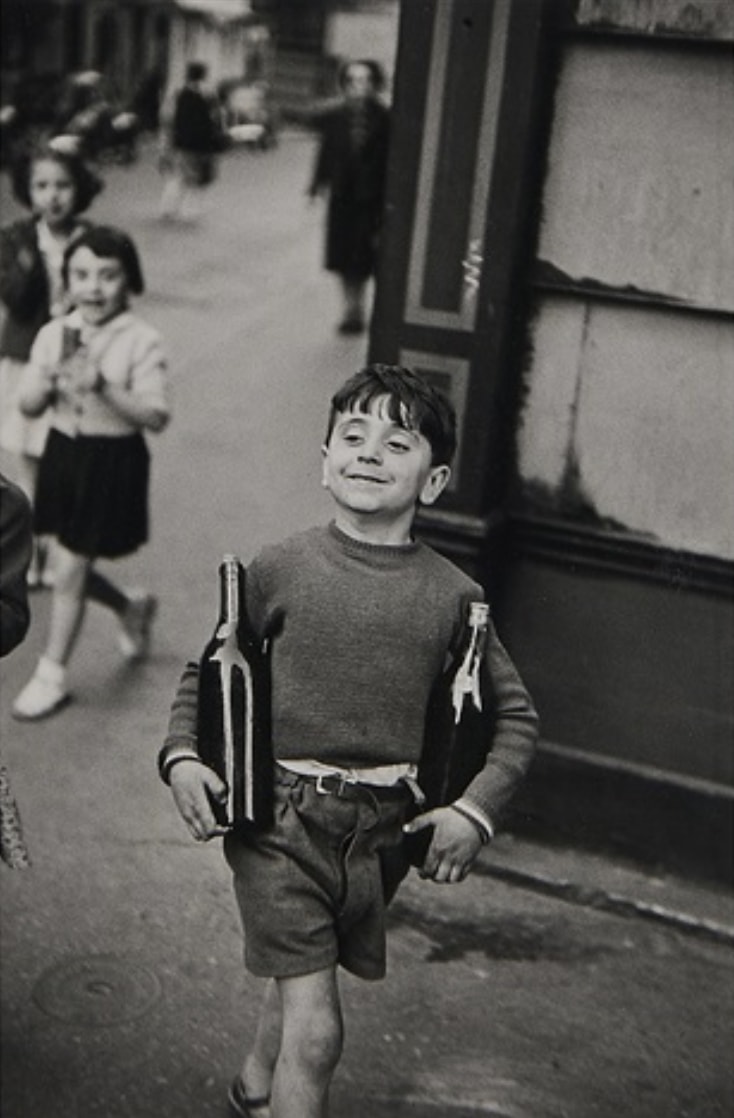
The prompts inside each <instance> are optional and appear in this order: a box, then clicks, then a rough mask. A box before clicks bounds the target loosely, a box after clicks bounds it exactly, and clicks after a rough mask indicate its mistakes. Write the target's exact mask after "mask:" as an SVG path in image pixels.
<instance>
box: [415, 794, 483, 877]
mask: <svg viewBox="0 0 734 1118" xmlns="http://www.w3.org/2000/svg"><path fill="white" fill-rule="evenodd" d="M424 827H433V837H432V839H431V845H430V846H429V847H428V853H427V854H426V860H425V862H424V863H423V866H422V868H421V870H420V871H419V872H420V876H421V877H428V878H430V879H431V880H432V881H437V882H439V883H441V884H443V883H445V882H448V883H450V884H453V883H454V882H456V881H463V880H464V878H465V877H466V875H467V874H468V872H469V870H470V869H471V867H472V865H473V863H474V860H475V858H476V856H477V854H478V853H479V851H480V850H481V848H482V838H481V835H480V834H479V830H478V828H477V827H476V826H475V825H474V823H472V822H471V820H470V819H467V818H466V817H465V816H464V815H462V814H461V813H460V812H458V811H454V810H453V808H451V807H437V808H434V809H433V811H426V812H424V814H423V815H417V816H416V817H415V819H412V820H411V822H410V823H406V824H405V828H404V830H405V832H406V834H415V832H416V831H422V830H423V828H424Z"/></svg>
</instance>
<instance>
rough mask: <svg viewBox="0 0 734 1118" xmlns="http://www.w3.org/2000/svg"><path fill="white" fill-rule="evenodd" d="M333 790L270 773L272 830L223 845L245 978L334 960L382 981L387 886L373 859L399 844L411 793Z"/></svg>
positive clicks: (282, 974)
mask: <svg viewBox="0 0 734 1118" xmlns="http://www.w3.org/2000/svg"><path fill="white" fill-rule="evenodd" d="M341 788H342V790H341V791H340V792H336V791H334V792H322V791H320V790H319V788H318V787H317V781H316V780H315V779H312V778H310V777H302V776H298V775H296V774H295V773H289V772H287V771H286V770H284V769H281V768H278V769H277V772H276V779H275V823H274V825H273V826H272V827H270V828H269V829H268V830H267V831H264V832H263V833H261V834H257V835H242V834H239V833H238V832H231V833H230V834H228V835H227V836H226V838H225V840H224V851H225V855H226V858H227V861H228V863H229V866H230V868H231V870H232V872H233V874H234V887H235V893H236V896H237V901H238V904H239V908H240V915H241V917H242V925H243V928H244V933H245V964H246V966H247V968H248V970H249V971H251V973H252V974H255V975H258V976H259V977H263V978H266V977H275V978H286V977H292V976H295V975H299V974H311V973H313V972H314V971H318V970H323V969H324V968H326V967H329V966H332V965H335V964H337V963H339V964H341V965H342V966H343V967H344V968H345V969H346V970H348V971H351V972H352V973H353V974H356V975H358V976H359V977H360V978H366V979H378V978H383V977H384V974H385V964H386V936H385V910H386V908H387V903H388V901H389V899H390V896H391V895H392V893H393V892H394V888H393V887H392V886H393V884H394V882H392V881H391V882H390V883H388V882H386V879H385V875H384V873H383V858H382V854H383V852H385V851H389V850H392V849H395V848H400V847H401V845H402V838H403V834H402V826H403V822H404V820H405V817H406V812H407V808H408V804H409V803H410V801H411V795H410V791H409V789H408V788H407V787H406V786H405V785H398V786H396V787H392V788H375V787H374V786H367V785H364V784H361V785H352V784H345V785H342V786H341ZM406 870H407V864H406Z"/></svg>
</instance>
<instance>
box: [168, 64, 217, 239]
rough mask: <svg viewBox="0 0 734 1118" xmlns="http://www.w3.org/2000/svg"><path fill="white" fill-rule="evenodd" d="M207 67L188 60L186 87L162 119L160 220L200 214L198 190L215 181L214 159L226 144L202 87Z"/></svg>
mask: <svg viewBox="0 0 734 1118" xmlns="http://www.w3.org/2000/svg"><path fill="white" fill-rule="evenodd" d="M206 76H207V68H206V66H205V65H204V64H203V63H202V62H189V64H188V65H187V67H186V83H185V85H184V86H183V87H182V88H181V89H180V90H179V91H178V93H177V94H176V96H175V100H174V105H173V112H172V113H169V118H168V119H164V123H163V128H162V132H161V158H160V166H161V170H162V173H163V175H164V178H165V184H164V187H163V194H162V196H161V203H160V214H161V217H162V218H176V217H189V218H195V217H198V216H199V212H200V199H201V192H202V191H203V190H204V189H205V188H206V187H207V186H209V185H210V184H211V183H212V182H214V180H215V178H216V175H217V155H218V154H219V153H220V152H221V151H223V150H224V147H225V146H226V140H225V133H224V130H223V128H222V123H221V117H220V110H219V104H218V101H217V99H216V97H215V96H214V95H213V94H212V93H211V92H210V91H208V90H207V89H206V86H205V84H204V83H205V81H206Z"/></svg>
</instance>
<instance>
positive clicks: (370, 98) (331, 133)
mask: <svg viewBox="0 0 734 1118" xmlns="http://www.w3.org/2000/svg"><path fill="white" fill-rule="evenodd" d="M384 84H385V80H384V75H383V72H382V69H381V67H380V66H379V65H378V63H377V62H374V61H372V60H370V59H366V60H360V61H357V62H350V63H348V64H347V65H346V66H344V67H343V68H342V70H341V72H340V75H339V85H340V88H341V90H342V93H343V100H342V103H341V104H340V105H338V106H336V107H335V108H332V109H329V110H327V111H326V112H325V113H323V114H322V115H321V116H320V117H319V118H317V122H316V123H317V126H318V128H319V131H320V133H321V138H320V143H319V148H318V154H317V158H316V163H315V167H314V172H313V176H312V179H311V183H310V186H309V195H310V196H311V197H312V198H313V197H316V196H317V195H318V194H320V193H321V192H322V191H325V192H328V196H329V202H328V211H327V218H326V251H325V260H324V262H325V267H326V269H327V271H329V272H334V273H335V274H336V275H337V276H338V277H339V281H340V287H341V294H342V299H343V316H342V319H341V321H340V323H339V331H340V332H341V333H343V334H358V333H361V331H362V330H364V328H365V295H366V290H367V283H368V281H369V278H370V276H372V275H374V272H375V264H376V259H377V250H378V243H379V235H380V227H381V224H382V211H383V205H384V198H385V177H386V172H387V156H388V143H389V112H388V110H387V108H386V107H385V105H384V104H383V103H382V101H381V100H380V96H379V95H380V93H381V92H382V90H383V88H384Z"/></svg>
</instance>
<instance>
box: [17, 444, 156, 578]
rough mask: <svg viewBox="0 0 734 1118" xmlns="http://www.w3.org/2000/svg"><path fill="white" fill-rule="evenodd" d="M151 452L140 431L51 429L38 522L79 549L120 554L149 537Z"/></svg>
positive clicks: (41, 531)
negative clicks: (73, 435) (118, 434)
mask: <svg viewBox="0 0 734 1118" xmlns="http://www.w3.org/2000/svg"><path fill="white" fill-rule="evenodd" d="M149 477H150V456H149V453H148V447H147V445H146V442H145V439H144V438H143V436H142V435H141V434H139V433H136V434H134V435H125V436H122V437H119V438H118V437H110V436H101V435H100V436H97V435H77V436H76V438H70V437H69V436H68V435H64V434H62V432H61V431H57V430H56V429H55V428H51V431H50V432H49V436H48V441H47V443H46V449H45V451H44V454H43V458H42V459H41V465H40V469H39V474H38V485H37V487H36V502H35V514H34V527H35V531H36V533H37V534H38V535H49V536H56V537H57V539H58V540H59V542H60V543H61V544H62V545H63V546H64V547H66V548H67V549H68V550H69V551H73V552H74V554H75V555H84V556H87V557H88V558H90V559H96V558H98V557H99V558H106V559H116V558H118V557H119V556H121V555H129V554H130V553H131V552H133V551H135V550H136V549H137V548H138V547H140V545H141V544H143V543H145V542H146V540H147V539H148V484H149Z"/></svg>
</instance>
